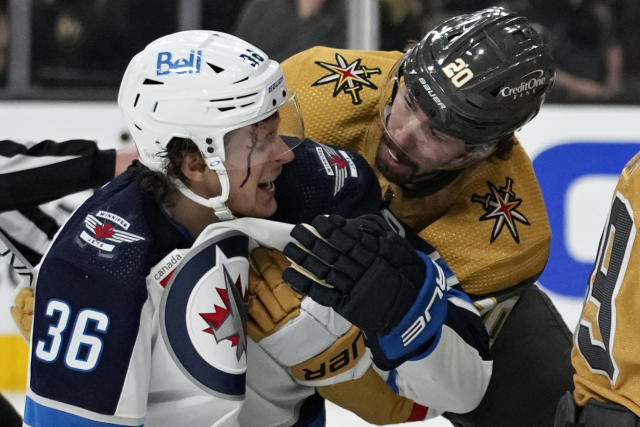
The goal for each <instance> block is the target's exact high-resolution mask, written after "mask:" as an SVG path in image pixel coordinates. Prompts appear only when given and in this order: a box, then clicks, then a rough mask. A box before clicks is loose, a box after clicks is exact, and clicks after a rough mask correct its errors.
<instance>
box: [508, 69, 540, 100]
mask: <svg viewBox="0 0 640 427" xmlns="http://www.w3.org/2000/svg"><path fill="white" fill-rule="evenodd" d="M546 82H547V77H546V76H545V75H544V71H542V70H534V71H532V72H530V73H528V74H526V75H524V76H522V80H521V81H520V84H519V85H518V86H515V87H510V86H505V87H503V88H502V89H501V90H500V96H502V97H504V98H508V97H510V96H512V97H513V99H516V98H520V97H523V96H527V95H531V94H532V93H533V91H534V90H535V89H537V88H539V87H541V86H544V84H545V83H546Z"/></svg>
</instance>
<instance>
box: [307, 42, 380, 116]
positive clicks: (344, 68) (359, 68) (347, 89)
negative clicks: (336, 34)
mask: <svg viewBox="0 0 640 427" xmlns="http://www.w3.org/2000/svg"><path fill="white" fill-rule="evenodd" d="M360 61H362V59H361V58H358V59H356V60H355V61H353V62H351V63H349V61H347V60H346V59H345V58H344V56H342V55H340V54H339V53H336V63H335V64H330V63H327V62H322V61H315V63H316V64H317V65H319V66H321V67H323V68H326V69H327V70H329V71H331V74H328V75H326V76H323V77H321V78H320V79H319V80H317V81H316V82H314V83H313V84H312V85H311V86H319V85H324V84H329V83H334V87H333V97H334V98H335V97H336V96H338V95H339V94H340V92H343V93H346V94H349V95H350V96H351V102H353V104H354V105H358V104H361V103H362V99H361V98H360V91H361V90H362V88H363V87H368V88H371V89H377V86H376V85H374V84H373V83H372V82H371V81H370V80H369V76H371V75H372V74H380V73H381V71H380V68H368V67H365V66H364V65H360Z"/></svg>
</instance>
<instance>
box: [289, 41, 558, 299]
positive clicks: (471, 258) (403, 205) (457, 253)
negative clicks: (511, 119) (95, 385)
mask: <svg viewBox="0 0 640 427" xmlns="http://www.w3.org/2000/svg"><path fill="white" fill-rule="evenodd" d="M401 55H402V54H401V53H400V52H376V51H357V50H341V49H333V48H327V47H315V48H312V49H309V50H306V51H303V52H301V53H299V54H297V55H295V56H293V57H291V58H289V59H287V60H286V61H285V62H284V63H283V64H282V66H283V69H284V72H285V76H286V79H287V84H288V86H289V87H290V88H292V89H294V90H295V92H296V94H297V97H298V101H299V103H300V108H301V111H302V116H303V121H304V126H305V136H306V137H309V138H311V139H315V140H317V141H320V142H325V143H330V144H337V145H343V146H345V147H347V148H350V149H352V150H354V151H357V152H359V153H360V154H362V155H363V156H364V157H365V158H366V159H367V161H368V162H369V164H371V165H374V164H375V156H376V151H377V148H378V141H379V139H380V136H381V135H382V127H381V119H380V113H379V110H380V104H381V103H384V100H386V99H388V97H389V96H388V95H387V96H384V95H383V91H384V90H385V85H384V82H385V81H386V79H387V76H388V75H389V73H390V70H392V68H393V66H394V65H395V64H396V62H397V61H398V60H399V59H400V57H401ZM386 89H388V88H386ZM386 92H387V93H389V91H388V90H387V91H386ZM381 100H382V101H381ZM376 172H377V173H378V177H379V180H380V184H381V187H382V192H383V195H385V194H386V195H390V194H394V195H395V196H394V197H393V199H392V200H391V204H390V209H391V211H392V212H393V213H394V214H396V215H397V216H398V217H399V218H400V219H401V220H402V221H404V222H405V223H406V224H408V225H409V226H410V227H412V228H413V229H414V230H416V231H417V232H419V234H420V236H421V237H422V238H424V239H425V240H426V241H427V242H429V243H430V244H432V245H433V246H435V247H436V248H437V249H438V251H439V252H440V254H441V255H442V256H443V258H444V259H445V261H446V262H447V263H448V264H449V266H450V267H451V269H452V270H453V271H454V272H455V274H456V275H457V276H458V279H459V280H460V282H461V284H462V287H463V289H464V290H465V291H466V292H467V293H469V294H472V296H473V297H479V296H486V295H488V294H495V293H496V292H499V291H502V290H506V289H509V288H512V287H514V286H516V285H518V284H521V283H526V282H531V281H533V280H534V279H535V278H536V277H537V275H539V274H540V272H541V271H542V269H543V267H544V265H545V263H546V260H547V256H548V253H549V242H550V235H551V233H550V228H549V223H548V219H547V214H546V210H545V207H544V202H543V199H542V195H541V193H540V189H539V186H538V182H537V180H536V177H535V174H534V172H533V169H532V165H531V161H530V159H529V157H528V156H527V154H526V153H525V152H524V150H523V149H522V147H521V146H520V145H519V144H516V145H515V147H514V149H513V152H512V154H511V157H510V159H509V160H507V161H505V160H499V159H491V160H485V161H482V162H480V163H478V164H476V165H474V166H472V167H470V168H468V169H466V170H464V171H463V172H462V173H461V174H459V175H458V176H457V177H456V178H455V180H454V181H453V182H451V183H450V184H448V185H446V186H445V187H444V188H442V189H440V190H438V191H437V192H436V193H434V194H431V195H428V196H422V197H410V196H409V195H408V194H406V193H405V192H404V191H403V189H402V188H399V187H398V186H396V185H394V184H391V183H389V182H388V181H387V180H386V179H385V178H384V177H383V176H382V175H381V174H380V173H379V172H378V171H376ZM488 300H491V298H489V299H488ZM493 302H494V303H495V300H493Z"/></svg>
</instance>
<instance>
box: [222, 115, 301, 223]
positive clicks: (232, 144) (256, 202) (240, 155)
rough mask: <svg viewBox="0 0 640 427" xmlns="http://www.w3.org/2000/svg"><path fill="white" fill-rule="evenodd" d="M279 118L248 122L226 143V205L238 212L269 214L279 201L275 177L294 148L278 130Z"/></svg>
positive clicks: (290, 158)
mask: <svg viewBox="0 0 640 427" xmlns="http://www.w3.org/2000/svg"><path fill="white" fill-rule="evenodd" d="M279 122H280V118H279V116H278V114H275V115H274V116H272V117H271V118H270V119H268V120H265V121H262V122H260V123H256V124H253V125H248V126H245V127H243V128H240V129H237V130H235V131H233V132H232V134H231V137H230V139H229V141H228V143H227V144H226V152H227V158H226V161H225V166H226V167H227V173H228V176H229V184H230V187H231V190H230V192H229V199H228V201H227V203H226V205H227V207H228V208H229V209H230V210H231V212H233V213H234V215H236V216H251V217H258V218H266V217H269V216H271V215H273V214H274V213H275V211H276V208H277V204H276V201H275V198H274V195H275V191H276V188H275V184H274V181H275V179H276V178H277V177H278V175H280V172H281V171H282V166H283V165H284V164H286V163H289V162H290V161H291V160H293V157H294V156H293V152H292V151H291V149H290V148H289V147H288V146H287V145H286V144H285V143H284V141H283V140H282V138H281V137H280V135H279V134H278V124H279Z"/></svg>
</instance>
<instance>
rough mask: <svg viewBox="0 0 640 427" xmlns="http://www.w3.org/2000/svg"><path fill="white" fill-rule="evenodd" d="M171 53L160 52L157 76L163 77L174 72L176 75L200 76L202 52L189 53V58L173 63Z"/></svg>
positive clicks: (178, 59) (193, 51)
mask: <svg viewBox="0 0 640 427" xmlns="http://www.w3.org/2000/svg"><path fill="white" fill-rule="evenodd" d="M172 58H173V55H172V54H171V52H159V53H158V62H157V65H156V75H158V76H163V75H165V74H169V73H170V72H174V73H175V74H186V73H188V74H198V73H200V64H201V62H202V51H201V50H197V51H195V50H191V51H189V58H188V59H187V58H177V59H176V60H175V61H172Z"/></svg>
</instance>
